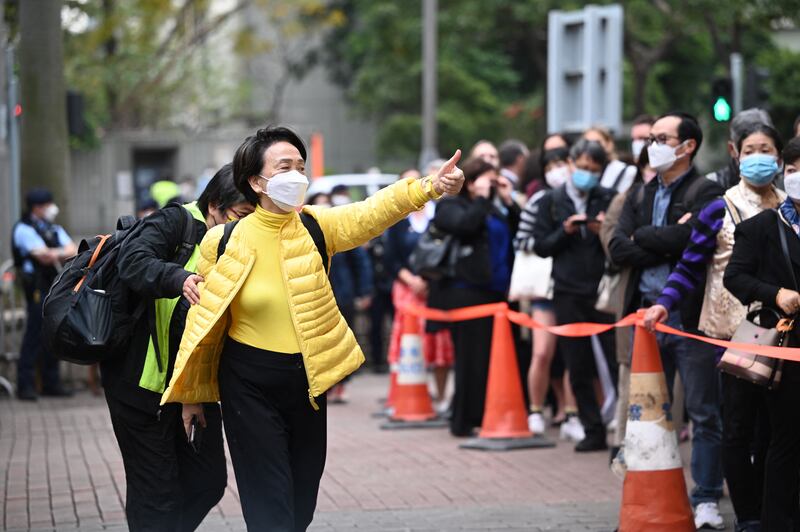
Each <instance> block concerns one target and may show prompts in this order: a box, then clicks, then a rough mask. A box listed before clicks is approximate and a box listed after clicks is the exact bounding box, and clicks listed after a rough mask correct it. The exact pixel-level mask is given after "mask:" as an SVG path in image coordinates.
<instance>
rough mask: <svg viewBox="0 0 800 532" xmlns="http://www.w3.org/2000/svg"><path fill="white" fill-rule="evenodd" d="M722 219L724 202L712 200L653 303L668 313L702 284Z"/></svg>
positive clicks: (699, 218) (715, 245)
mask: <svg viewBox="0 0 800 532" xmlns="http://www.w3.org/2000/svg"><path fill="white" fill-rule="evenodd" d="M724 218H725V200H723V199H722V198H718V199H715V200H713V201H711V202H710V203H708V205H706V206H705V207H704V208H703V209H702V210H701V211H700V213H699V214H698V215H697V222H696V225H695V227H694V229H692V235H691V237H690V238H689V243H688V244H687V246H686V249H685V250H684V251H683V255H682V256H681V259H680V260H679V261H678V263H677V264H676V265H675V268H674V269H673V270H672V273H670V276H669V278H668V279H667V284H666V286H664V289H663V290H662V291H661V295H660V296H659V297H658V300H657V301H656V303H657V304H659V305H663V306H664V307H666V308H667V310H669V311H670V312H672V310H673V309H674V308H675V307H676V306H677V305H678V303H680V302H681V300H682V299H683V298H684V297H686V295H687V294H688V293H689V292H691V291H692V290H694V289H695V288H696V287H697V285H699V284H700V283H702V281H703V278H704V276H705V275H706V268H707V266H708V263H709V262H710V261H711V259H712V257H713V255H714V251H715V250H716V248H717V234H718V233H719V232H720V230H721V229H722V223H723V220H724Z"/></svg>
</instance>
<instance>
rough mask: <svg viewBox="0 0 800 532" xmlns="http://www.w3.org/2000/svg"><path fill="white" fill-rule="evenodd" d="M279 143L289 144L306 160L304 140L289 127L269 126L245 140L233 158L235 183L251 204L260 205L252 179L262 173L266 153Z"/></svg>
mask: <svg viewBox="0 0 800 532" xmlns="http://www.w3.org/2000/svg"><path fill="white" fill-rule="evenodd" d="M278 142H288V143H289V144H291V145H292V146H294V147H295V148H297V151H299V152H300V156H301V157H302V158H303V160H305V159H306V146H305V144H303V141H302V139H300V137H299V136H298V135H297V133H295V132H294V131H292V130H291V129H289V128H287V127H282V126H267V127H265V128H262V129H259V130H258V131H256V134H255V135H251V136H249V137H247V138H246V139H244V142H242V144H241V145H240V146H239V147H238V148H237V149H236V154H235V155H234V156H233V182H234V183H235V184H236V188H238V189H239V192H241V193H242V194H243V195H244V197H245V199H246V200H247V201H248V202H250V203H251V204H253V205H255V204H256V203H258V194H256V192H255V191H254V190H253V188H252V187H251V186H250V178H251V177H252V176H254V175H258V174H259V173H261V169H262V168H263V167H264V152H265V151H267V149H268V148H269V147H270V146H272V145H273V144H276V143H278Z"/></svg>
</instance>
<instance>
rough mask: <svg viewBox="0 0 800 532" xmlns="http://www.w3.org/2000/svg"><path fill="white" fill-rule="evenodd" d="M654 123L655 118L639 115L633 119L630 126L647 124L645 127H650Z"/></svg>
mask: <svg viewBox="0 0 800 532" xmlns="http://www.w3.org/2000/svg"><path fill="white" fill-rule="evenodd" d="M655 123H656V119H655V117H653V115H639V116H637V117H636V118H634V119H633V124H632V125H634V126H640V125H642V124H647V125H650V126H652V125H653V124H655Z"/></svg>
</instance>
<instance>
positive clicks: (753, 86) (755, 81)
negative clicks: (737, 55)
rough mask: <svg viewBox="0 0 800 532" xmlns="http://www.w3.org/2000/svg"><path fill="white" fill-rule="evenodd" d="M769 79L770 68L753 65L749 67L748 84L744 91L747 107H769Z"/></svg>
mask: <svg viewBox="0 0 800 532" xmlns="http://www.w3.org/2000/svg"><path fill="white" fill-rule="evenodd" d="M768 79H769V70H768V69H766V68H763V67H758V66H753V67H750V68H748V69H747V82H746V83H747V84H746V86H745V92H744V104H745V107H746V108H750V107H759V108H761V109H767V110H768V109H769V90H768V87H767V80H768Z"/></svg>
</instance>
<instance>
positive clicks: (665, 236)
mask: <svg viewBox="0 0 800 532" xmlns="http://www.w3.org/2000/svg"><path fill="white" fill-rule="evenodd" d="M641 186H644V193H643V194H642V193H641V192H640V191H639V190H638V187H641ZM638 187H637V188H635V189H631V191H630V192H629V193H628V197H627V199H626V200H625V205H624V206H623V208H622V213H621V214H620V217H619V222H618V223H617V227H616V229H615V230H614V234H613V236H612V237H611V240H610V242H609V244H608V251H609V254H610V255H611V260H612V261H613V262H614V263H615V264H616V265H617V266H620V267H630V268H632V269H633V273H632V275H631V277H630V282H629V283H628V286H627V287H626V289H625V302H624V303H625V306H624V308H625V312H626V313H628V312H634V311H635V310H636V309H637V308H638V307H639V306H640V303H641V301H640V300H641V294H640V293H639V281H640V279H641V276H642V270H643V269H645V268H649V267H651V266H656V265H659V264H665V263H666V264H668V265H669V266H670V269H672V268H673V267H674V266H675V264H676V263H677V262H678V260H679V259H680V258H681V255H682V254H683V249H684V248H685V247H686V244H687V243H688V241H689V236H690V235H691V234H692V228H693V227H694V226H695V224H696V223H697V213H699V212H700V210H701V209H702V208H703V207H705V205H706V204H707V203H708V202H709V201H711V200H713V199H715V198H717V197H719V196H721V195H722V194H723V192H724V191H723V190H722V188H721V187H720V186H719V185H718V184H717V183H715V182H713V181H711V180H709V179H706V178H705V177H704V176H702V175H700V174H699V173H698V172H697V169H695V167H694V166H692V167H691V169H690V170H689V173H688V174H687V175H686V177H685V178H684V179H683V181H681V183H680V184H679V185H678V187H677V188H676V189H675V190H674V191H673V193H672V197H671V198H670V203H669V208H668V210H667V225H666V226H664V227H656V226H654V225H653V203H654V201H655V197H656V191H657V190H658V180H657V179H653V180H652V181H650V182H649V183H648V184H647V185H638ZM687 212H691V213H692V218H690V219H689V221H688V222H687V223H684V224H678V221H679V220H680V219H681V218H682V217H683V216H684V215H685V214H686V213H687ZM631 237H633V238H631ZM704 294H705V278H703V279H702V280H701V282H700V283H699V284H698V287H697V289H696V290H694V291H693V292H692V293H691V294H690V295H689V296H688V297H686V298H684V300H683V301H681V304H680V309H679V310H680V313H681V319H682V321H683V325H684V327H686V328H690V329H695V328H697V322H698V319H699V317H700V308H701V307H702V303H703V295H704Z"/></svg>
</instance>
